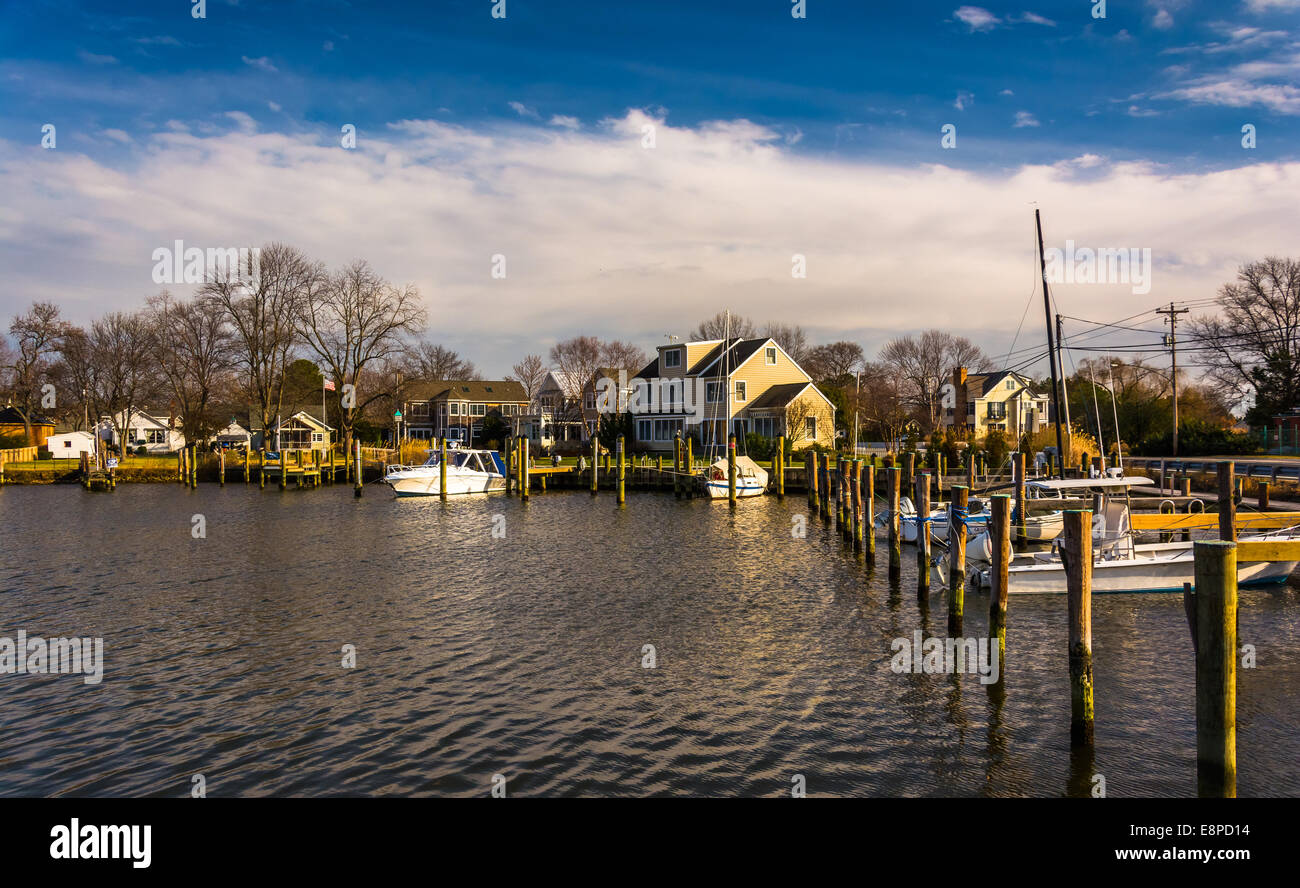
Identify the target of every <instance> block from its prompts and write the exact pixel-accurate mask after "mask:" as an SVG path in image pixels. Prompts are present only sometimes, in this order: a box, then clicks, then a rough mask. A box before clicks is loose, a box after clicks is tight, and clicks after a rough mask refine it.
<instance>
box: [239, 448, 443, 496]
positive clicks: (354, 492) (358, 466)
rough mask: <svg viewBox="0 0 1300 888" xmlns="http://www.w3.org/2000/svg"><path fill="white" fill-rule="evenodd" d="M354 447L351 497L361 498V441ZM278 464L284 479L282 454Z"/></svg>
mask: <svg viewBox="0 0 1300 888" xmlns="http://www.w3.org/2000/svg"><path fill="white" fill-rule="evenodd" d="M355 446H356V465H355V469H356V476H357V477H356V481H355V484H356V486H355V487H353V488H352V495H353V496H354V497H360V496H361V441H360V439H358V440H357V441H356V444H355ZM442 446H443V450H442V452H443V453H444V454H446V452H447V443H446V441H443V445H442ZM264 455H265V454H264ZM280 463H281V473H280V475H281V477H284V472H283V468H284V465H283V464H284V453H281V454H280Z"/></svg>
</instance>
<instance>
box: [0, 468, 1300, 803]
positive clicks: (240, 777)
mask: <svg viewBox="0 0 1300 888" xmlns="http://www.w3.org/2000/svg"><path fill="white" fill-rule="evenodd" d="M200 519H201V520H200ZM805 521H806V533H803V534H801V533H800V529H801V525H802V524H803V523H804V522H805ZM0 528H3V530H2V531H0V533H2V534H3V545H2V551H3V559H2V560H0V636H5V637H10V638H12V637H14V636H15V635H16V633H17V632H18V631H20V630H21V631H25V632H26V634H27V636H29V637H32V636H41V637H45V638H56V637H71V636H77V637H92V638H102V639H103V680H102V681H101V682H99V683H98V684H88V683H86V682H85V681H83V680H82V678H81V677H80V676H77V675H71V674H55V675H49V674H2V675H0V795H5V796H131V795H155V796H186V795H189V794H190V792H191V787H192V786H193V785H194V780H193V778H194V777H195V775H202V777H203V781H204V783H205V785H206V791H207V794H208V795H209V796H210V797H215V796H270V795H297V796H328V795H422V796H427V795H462V796H482V795H488V794H489V793H490V792H491V790H492V788H493V785H494V777H495V776H496V775H500V777H501V778H503V779H504V781H505V786H506V788H507V791H508V793H509V794H510V795H514V796H535V795H543V796H577V795H601V796H654V795H691V796H752V795H758V796H789V795H790V793H791V791H792V787H795V786H797V785H798V784H799V782H800V779H802V781H803V784H804V785H806V788H807V793H808V795H811V796H817V795H836V796H874V797H889V796H1065V795H1070V796H1087V795H1089V794H1090V793H1093V792H1094V790H1095V789H1096V787H1098V786H1099V785H1101V784H1099V781H1098V777H1101V778H1102V779H1103V782H1104V788H1105V793H1106V795H1108V796H1110V797H1125V796H1193V795H1195V792H1196V757H1195V691H1194V673H1193V659H1192V656H1193V655H1192V646H1191V639H1190V635H1189V632H1188V629H1187V625H1186V619H1185V617H1184V614H1183V604H1182V601H1181V597H1180V596H1177V595H1111V596H1098V597H1095V598H1094V600H1093V624H1092V631H1093V652H1094V675H1095V682H1096V747H1095V751H1094V752H1092V753H1078V752H1072V751H1071V748H1070V743H1069V710H1070V695H1069V685H1068V670H1067V651H1066V636H1067V626H1066V598H1065V596H1063V595H1057V596H1024V597H1015V596H1013V597H1012V599H1011V603H1010V611H1009V614H1008V625H1009V629H1008V639H1007V647H1008V652H1007V661H1006V662H1005V663H1004V664H1001V668H1002V671H1003V672H1004V675H1005V678H1004V682H1003V684H1002V686H1001V687H1000V688H999V687H998V686H996V685H985V684H983V683H982V682H981V681H980V677H979V676H978V675H974V674H964V675H955V674H927V673H914V672H906V673H899V672H895V671H894V670H893V669H892V668H891V659H892V658H893V657H894V656H895V650H894V644H893V643H894V640H895V639H900V638H905V639H909V640H910V639H912V638H913V637H914V633H915V632H917V631H918V630H919V631H920V632H921V633H923V635H924V636H926V637H930V636H944V635H946V634H947V633H946V610H945V606H944V592H943V590H942V589H941V588H940V587H939V586H938V585H937V584H936V585H935V586H934V589H933V591H932V592H931V594H930V596H929V599H928V601H926V602H922V601H919V600H918V596H917V592H916V577H915V557H914V554H913V550H912V549H911V548H910V547H905V549H904V562H903V570H902V576H901V578H900V579H898V580H897V581H896V582H892V583H891V581H890V579H889V577H888V571H887V570H886V569H885V567H884V565H885V560H884V559H885V555H886V553H885V551H884V549H885V547H884V546H883V545H881V546H879V547H878V554H877V566H876V567H874V568H873V567H872V566H870V565H868V564H865V563H863V562H861V561H858V560H856V559H855V558H854V557H853V555H852V554H851V553H846V551H845V549H844V547H843V545H842V543H841V540H840V538H839V536H838V534H837V533H836V532H835V531H834V530H833V529H830V528H828V527H827V525H825V524H824V523H822V522H820V521H819V520H818V519H817V518H816V517H815V516H812V517H810V516H809V513H808V510H807V507H806V501H805V499H804V498H803V497H802V496H790V497H787V498H786V499H785V500H784V501H779V500H778V499H777V498H776V497H770V496H769V497H763V498H758V499H752V500H746V501H742V502H740V503H739V504H738V505H737V507H736V508H735V509H734V510H733V509H731V508H729V507H728V505H727V504H726V503H725V502H709V501H707V500H704V499H693V500H677V499H675V498H674V497H673V496H672V495H671V494H652V493H633V494H629V496H628V502H627V504H626V506H625V507H624V508H622V509H620V508H619V507H618V506H617V505H616V503H615V500H614V497H613V496H612V495H610V494H608V493H605V492H602V493H601V494H600V495H599V496H598V497H595V498H593V497H591V496H590V495H588V494H586V493H577V492H566V493H557V492H552V493H548V494H538V495H534V497H533V498H532V500H531V501H530V502H528V503H521V502H520V501H519V500H518V499H517V498H508V497H506V496H503V495H494V496H473V497H462V498H459V499H455V500H450V501H447V502H442V501H440V500H439V499H437V498H436V497H434V498H411V499H401V500H398V499H395V498H394V497H393V496H392V494H391V493H390V492H389V491H388V490H387V489H386V488H383V487H381V486H378V485H369V486H368V487H367V488H366V491H365V495H364V496H363V497H362V498H361V499H355V498H354V497H353V495H352V491H351V489H349V488H347V487H344V486H342V485H340V486H338V487H326V488H321V489H317V490H307V491H294V490H290V491H285V492H281V491H278V490H274V489H267V490H263V491H259V490H258V489H257V487H256V485H253V486H250V487H245V486H244V485H242V484H232V485H228V486H226V487H224V488H218V487H217V486H215V485H203V486H202V487H200V489H198V490H197V491H189V490H186V489H185V488H183V487H181V486H179V485H145V484H140V485H122V486H120V487H119V488H118V489H117V490H116V492H114V493H111V494H90V493H86V492H84V491H82V490H80V489H79V488H77V487H75V486H70V485H69V486H53V487H49V486H46V487H36V486H32V487H22V486H17V487H16V486H10V487H5V488H3V489H0ZM200 530H201V531H202V533H200ZM1293 583H1294V580H1293ZM966 614H967V617H966V625H965V635H966V636H982V635H986V634H987V631H986V628H987V619H988V598H987V595H986V594H982V593H976V592H973V591H968V593H967V598H966ZM1239 638H1240V641H1241V643H1242V644H1249V645H1253V647H1254V651H1255V657H1256V666H1255V668H1241V669H1239V671H1238V680H1239V690H1238V698H1237V731H1238V733H1237V745H1238V769H1239V776H1238V792H1239V794H1240V795H1242V796H1295V795H1300V731H1298V730H1297V729H1296V728H1297V714H1296V710H1295V708H1294V701H1295V699H1296V698H1297V696H1298V695H1300V597H1298V596H1297V589H1296V587H1295V586H1294V585H1287V586H1283V587H1278V588H1275V589H1270V590H1243V592H1242V594H1241V612H1240V635H1239ZM347 646H352V649H353V650H355V666H345V665H344V660H345V658H347V657H348V655H349V654H348V650H349V649H348V647H347Z"/></svg>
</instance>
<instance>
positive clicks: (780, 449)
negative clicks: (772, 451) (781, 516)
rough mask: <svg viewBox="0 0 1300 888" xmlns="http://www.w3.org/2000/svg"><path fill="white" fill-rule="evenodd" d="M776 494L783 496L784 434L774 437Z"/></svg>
mask: <svg viewBox="0 0 1300 888" xmlns="http://www.w3.org/2000/svg"><path fill="white" fill-rule="evenodd" d="M776 495H777V497H778V498H780V499H784V498H785V435H777V437H776Z"/></svg>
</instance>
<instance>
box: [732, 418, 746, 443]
mask: <svg viewBox="0 0 1300 888" xmlns="http://www.w3.org/2000/svg"><path fill="white" fill-rule="evenodd" d="M731 430H732V431H733V432H735V433H736V437H737V438H739V439H740V440H741V441H743V440H745V436H746V435H747V434H749V420H747V419H733V420H732V421H731Z"/></svg>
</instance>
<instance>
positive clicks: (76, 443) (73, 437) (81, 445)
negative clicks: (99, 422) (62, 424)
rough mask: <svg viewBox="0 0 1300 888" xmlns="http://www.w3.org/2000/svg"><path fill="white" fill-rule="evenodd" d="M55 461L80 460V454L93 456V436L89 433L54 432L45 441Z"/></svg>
mask: <svg viewBox="0 0 1300 888" xmlns="http://www.w3.org/2000/svg"><path fill="white" fill-rule="evenodd" d="M45 446H46V448H47V449H48V450H49V451H50V455H51V456H53V457H54V458H55V459H81V454H83V453H89V454H90V455H91V456H94V455H95V436H94V435H92V434H91V433H90V432H55V433H54V434H52V435H50V437H49V438H48V439H46V441H45Z"/></svg>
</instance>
